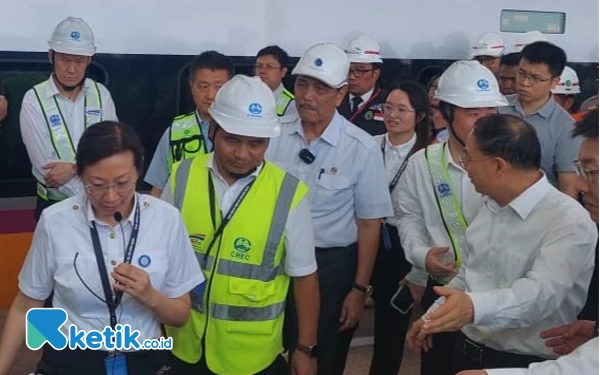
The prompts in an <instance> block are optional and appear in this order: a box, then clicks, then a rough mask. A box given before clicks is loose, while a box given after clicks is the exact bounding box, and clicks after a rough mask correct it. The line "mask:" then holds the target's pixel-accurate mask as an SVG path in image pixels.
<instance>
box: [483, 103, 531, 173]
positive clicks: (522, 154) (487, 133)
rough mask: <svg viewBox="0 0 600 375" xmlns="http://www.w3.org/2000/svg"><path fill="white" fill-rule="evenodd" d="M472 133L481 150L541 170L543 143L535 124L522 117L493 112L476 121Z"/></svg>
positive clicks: (520, 166)
mask: <svg viewBox="0 0 600 375" xmlns="http://www.w3.org/2000/svg"><path fill="white" fill-rule="evenodd" d="M473 136H474V137H475V140H476V141H477V145H478V146H479V149H480V150H481V152H482V153H483V154H485V155H487V156H493V157H499V158H502V159H504V160H506V161H507V162H508V163H510V165H512V166H513V167H515V168H518V169H521V170H538V169H540V168H541V163H542V147H541V145H540V141H539V139H538V136H537V132H536V131H535V129H534V127H533V126H531V125H530V124H529V123H527V122H526V121H525V120H523V119H522V118H520V117H517V116H513V115H505V114H493V115H488V116H485V117H481V118H480V119H478V120H477V122H475V127H474V128H473Z"/></svg>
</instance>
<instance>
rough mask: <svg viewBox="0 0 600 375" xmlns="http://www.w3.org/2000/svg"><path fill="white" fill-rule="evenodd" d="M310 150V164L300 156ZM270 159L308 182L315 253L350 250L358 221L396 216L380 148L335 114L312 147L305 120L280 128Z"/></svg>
mask: <svg viewBox="0 0 600 375" xmlns="http://www.w3.org/2000/svg"><path fill="white" fill-rule="evenodd" d="M302 149H308V150H309V151H310V152H311V153H312V154H313V155H314V156H315V160H314V161H313V163H311V164H307V163H305V162H304V161H302V159H300V157H299V156H298V154H299V153H300V150H302ZM266 159H267V160H271V161H273V162H274V163H275V164H277V165H279V166H280V167H281V168H283V169H285V170H286V171H288V172H290V173H291V174H292V175H294V176H296V177H298V178H299V179H301V180H302V181H304V182H306V184H307V185H308V187H309V197H310V207H311V213H312V218H313V224H314V228H315V243H316V246H317V247H322V248H329V247H346V246H349V245H351V244H353V243H356V242H357V239H358V226H357V221H356V219H357V218H358V219H383V218H386V217H390V216H392V215H393V210H392V202H391V199H390V193H389V190H388V185H387V177H386V174H385V168H384V165H383V157H382V155H381V149H380V148H379V145H377V144H376V143H375V140H373V137H372V136H371V135H369V134H368V133H367V132H365V131H364V130H361V129H359V128H358V127H357V126H356V125H354V124H352V123H350V122H349V121H348V120H346V119H345V118H344V117H343V116H342V115H340V114H339V113H338V112H337V111H336V113H335V115H334V116H333V118H332V119H331V122H330V123H329V125H327V128H325V130H324V131H323V134H321V136H320V137H318V138H315V139H313V140H312V141H311V142H310V144H308V142H307V141H306V138H305V137H304V128H303V127H302V120H301V119H300V118H298V120H297V121H296V122H294V123H292V124H290V125H289V126H284V127H282V130H281V135H280V136H279V137H276V138H273V139H271V142H270V143H269V148H268V150H267V154H266Z"/></svg>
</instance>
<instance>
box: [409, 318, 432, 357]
mask: <svg viewBox="0 0 600 375" xmlns="http://www.w3.org/2000/svg"><path fill="white" fill-rule="evenodd" d="M424 324H425V321H424V320H423V319H417V320H416V321H415V322H414V323H413V325H412V327H410V331H409V332H408V334H406V342H407V347H408V350H410V351H411V352H413V353H415V354H420V353H421V351H424V352H428V351H429V350H431V348H432V347H433V343H432V341H431V335H427V334H425V333H424V332H423V325H424Z"/></svg>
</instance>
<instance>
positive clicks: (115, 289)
mask: <svg viewBox="0 0 600 375" xmlns="http://www.w3.org/2000/svg"><path fill="white" fill-rule="evenodd" d="M143 165H144V162H143V150H142V146H141V143H140V140H139V138H138V137H137V135H136V134H135V132H134V131H133V130H132V129H130V128H128V127H127V126H125V125H124V124H122V123H117V122H112V121H104V122H100V123H98V124H96V125H94V126H91V127H89V128H88V129H86V130H85V132H84V133H83V135H82V137H81V139H80V141H79V145H78V148H77V156H76V167H77V174H78V176H79V178H80V179H81V180H82V182H83V185H84V186H85V192H83V193H81V194H79V195H76V196H74V197H71V198H69V199H66V200H64V201H62V202H59V203H57V204H55V205H53V206H52V207H50V208H48V209H46V210H44V212H43V214H42V216H41V219H40V221H39V223H38V225H37V227H36V230H35V233H34V236H33V240H32V244H31V248H30V250H29V252H28V254H27V258H26V259H25V263H24V265H23V267H22V269H21V272H20V274H19V292H18V293H17V296H16V297H15V300H14V302H13V304H12V306H11V309H10V311H9V313H8V316H7V319H6V323H5V326H4V327H5V328H4V332H3V334H2V339H1V341H0V374H1V375H5V374H7V373H8V371H9V369H10V366H11V364H12V363H13V361H14V360H15V357H16V355H17V352H18V351H19V349H20V348H21V346H22V345H23V341H25V338H26V335H27V345H28V347H30V348H32V349H39V347H40V346H42V344H44V342H46V341H45V340H47V342H48V343H50V344H51V345H52V346H50V345H48V343H46V344H45V345H44V346H43V356H42V360H41V362H40V363H39V364H38V369H37V371H38V373H42V374H45V375H53V374H62V375H71V374H73V375H75V374H77V375H81V374H85V375H96V374H98V375H100V374H102V375H104V374H115V375H116V374H125V373H127V374H129V375H134V374H139V375H147V374H155V373H156V372H157V371H158V370H159V369H160V368H161V367H162V366H163V365H164V364H165V356H166V353H167V350H156V351H151V350H144V349H145V347H135V346H130V347H128V348H127V347H118V346H116V345H124V346H126V345H127V344H126V342H125V341H126V340H125V339H123V340H117V341H115V342H111V339H110V338H108V339H106V340H102V339H101V342H100V345H99V346H97V347H94V348H92V349H90V348H89V347H88V348H87V349H85V350H84V349H83V348H82V347H81V345H83V344H87V345H90V344H93V343H94V342H93V341H84V340H78V339H77V338H76V337H75V336H74V335H72V334H71V333H70V332H71V331H72V330H71V329H69V327H70V326H71V325H74V326H75V327H76V329H77V331H84V332H86V333H87V332H88V331H90V330H96V331H99V332H110V328H112V330H113V331H112V332H119V331H120V330H122V331H124V332H127V326H130V329H131V331H132V332H133V331H134V330H137V331H139V336H138V337H137V342H138V343H139V344H142V345H143V344H144V343H146V340H155V339H160V338H161V336H162V334H161V324H168V325H183V324H185V323H186V321H187V320H188V317H189V312H190V305H191V302H190V297H189V292H190V291H192V290H193V289H196V290H198V289H201V288H202V286H203V283H204V277H203V275H202V272H201V270H200V267H199V265H198V262H197V261H196V258H195V256H194V251H193V249H192V247H191V243H190V240H189V237H188V235H187V232H186V230H185V227H184V225H183V222H182V220H181V218H180V215H179V212H178V211H177V209H176V208H175V207H173V206H171V205H169V204H167V203H165V202H163V201H160V200H158V199H155V198H153V197H151V196H148V195H140V194H137V193H136V191H135V187H136V183H137V180H138V178H139V176H140V172H141V171H142V169H143ZM52 291H54V295H53V298H52V306H53V307H54V308H56V309H62V310H54V311H50V310H48V309H43V310H41V311H40V310H38V311H36V310H30V309H34V308H41V307H42V306H43V304H44V300H45V299H46V298H48V297H49V296H50V293H51V292H52ZM28 312H29V314H28ZM50 313H52V314H53V315H52V316H50V315H48V314H50ZM61 323H62V324H61ZM26 326H27V330H26ZM59 327H60V331H59ZM32 331H33V332H35V331H37V332H39V333H38V335H37V338H36V337H34V336H35V335H33V334H32ZM61 333H62V335H61ZM116 336H117V335H115V337H116ZM105 337H106V336H105ZM88 339H89V337H88ZM94 341H96V340H94ZM119 341H121V343H119ZM75 342H79V343H80V347H78V348H75V349H73V350H71V344H73V343H75ZM164 342H165V341H164V339H163V341H162V343H163V348H164V346H165V345H164ZM148 343H150V344H153V345H158V344H160V343H157V342H156V341H155V342H154V343H152V342H148ZM113 344H116V345H113ZM134 345H135V343H134ZM32 346H33V347H32ZM84 346H85V345H84ZM94 349H95V350H94ZM166 349H168V348H166ZM123 371H126V372H123Z"/></svg>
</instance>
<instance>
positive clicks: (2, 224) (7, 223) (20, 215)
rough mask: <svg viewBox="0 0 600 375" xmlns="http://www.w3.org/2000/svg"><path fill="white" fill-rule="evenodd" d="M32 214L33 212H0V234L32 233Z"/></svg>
mask: <svg viewBox="0 0 600 375" xmlns="http://www.w3.org/2000/svg"><path fill="white" fill-rule="evenodd" d="M33 213H34V210H6V211H0V234H7V233H27V232H33V230H34V229H35V219H34V217H33Z"/></svg>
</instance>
